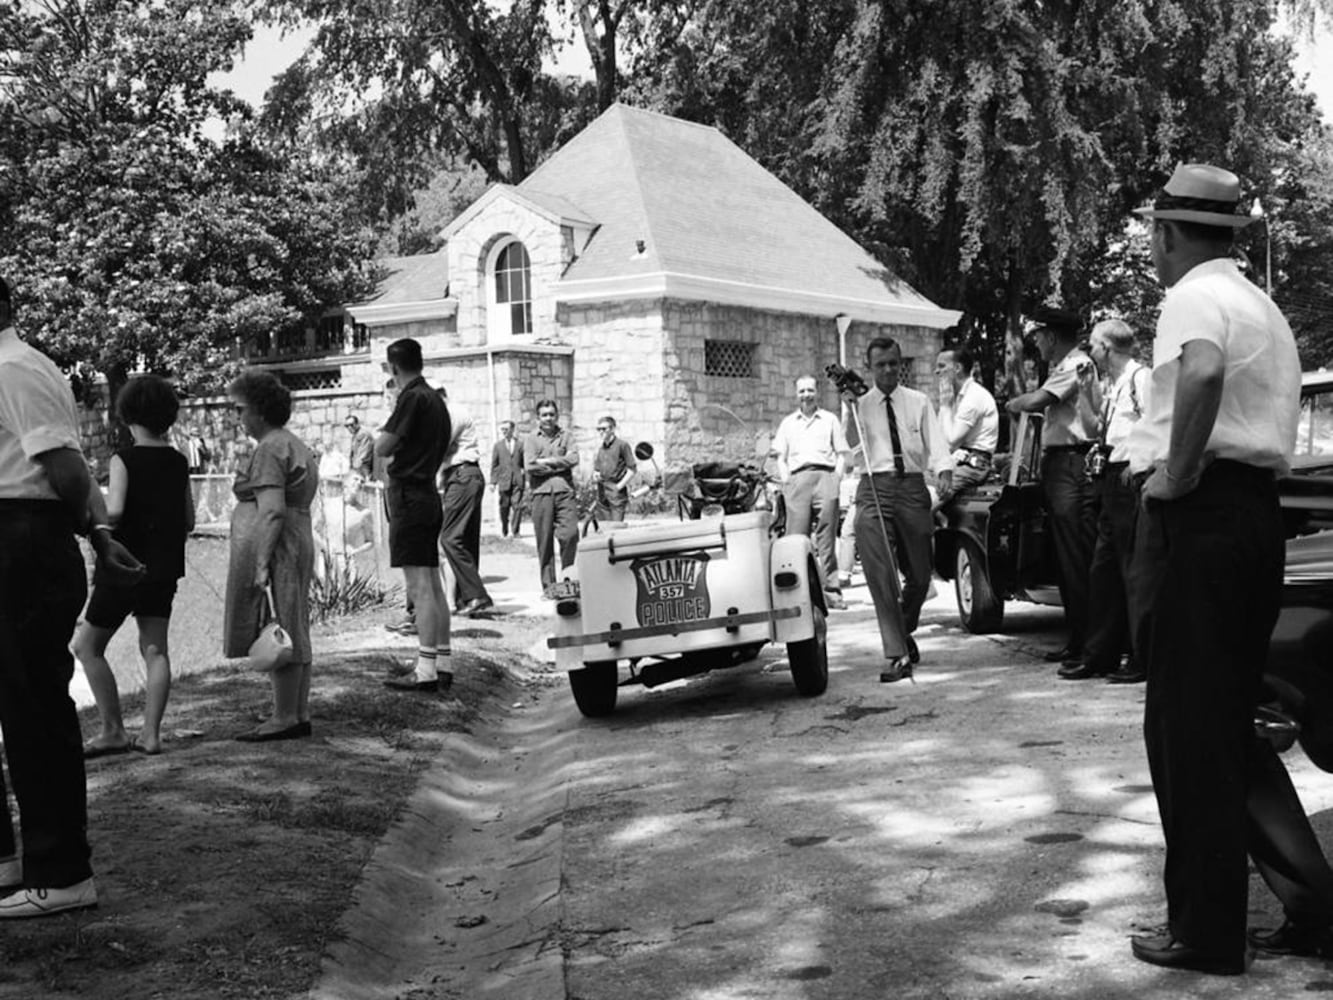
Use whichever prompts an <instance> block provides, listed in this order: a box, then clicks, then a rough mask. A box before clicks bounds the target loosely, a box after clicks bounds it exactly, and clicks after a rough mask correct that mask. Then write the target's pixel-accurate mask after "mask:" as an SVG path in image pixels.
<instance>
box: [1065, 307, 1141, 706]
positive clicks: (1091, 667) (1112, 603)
mask: <svg viewBox="0 0 1333 1000" xmlns="http://www.w3.org/2000/svg"><path fill="white" fill-rule="evenodd" d="M1089 350H1090V351H1091V352H1092V360H1093V361H1095V362H1096V363H1097V367H1098V368H1099V369H1100V370H1101V371H1102V372H1104V373H1105V375H1106V386H1107V391H1106V394H1105V399H1104V400H1103V405H1102V422H1101V423H1102V439H1101V441H1100V442H1098V443H1097V444H1095V445H1094V446H1093V447H1094V448H1096V449H1099V450H1100V454H1099V455H1098V458H1100V459H1103V460H1104V463H1098V464H1102V468H1101V470H1100V474H1099V475H1097V476H1095V478H1094V480H1093V486H1092V488H1093V490H1094V491H1095V492H1096V494H1097V497H1098V501H1099V502H1098V509H1097V539H1096V542H1095V543H1094V547H1093V550H1092V565H1091V567H1090V568H1089V570H1088V616H1089V617H1088V635H1087V642H1086V643H1085V645H1084V650H1083V653H1084V655H1083V658H1082V659H1081V660H1077V661H1075V662H1073V663H1067V664H1065V665H1064V666H1062V667H1061V668H1060V670H1059V674H1060V676H1061V677H1063V678H1064V679H1065V680H1069V681H1081V680H1086V679H1087V678H1090V677H1107V678H1108V679H1109V680H1110V681H1111V683H1113V684H1133V683H1135V682H1138V681H1141V680H1143V679H1144V677H1145V676H1146V675H1145V674H1144V672H1143V666H1142V664H1141V663H1139V662H1137V660H1136V659H1135V657H1134V654H1133V648H1132V647H1133V643H1132V639H1133V633H1132V631H1131V626H1130V623H1131V622H1132V621H1133V620H1135V618H1136V617H1137V616H1136V613H1135V612H1134V610H1133V609H1134V608H1135V606H1136V605H1137V600H1136V595H1134V594H1130V593H1128V591H1127V588H1126V583H1125V581H1126V580H1128V579H1129V564H1130V560H1131V558H1132V557H1133V555H1134V526H1135V525H1136V524H1137V523H1138V513H1139V490H1138V486H1137V485H1136V484H1135V483H1134V481H1133V480H1132V479H1131V478H1130V474H1129V432H1130V430H1131V429H1133V427H1134V425H1135V424H1136V423H1138V421H1139V418H1140V417H1142V416H1143V413H1144V410H1145V408H1146V407H1147V405H1148V393H1149V391H1150V389H1151V385H1150V380H1149V375H1150V372H1149V371H1148V369H1147V368H1145V367H1144V366H1143V365H1141V364H1139V363H1138V362H1137V361H1135V360H1134V357H1133V352H1134V331H1133V330H1131V329H1130V327H1129V324H1128V323H1125V322H1123V321H1122V320H1118V319H1106V320H1102V321H1101V322H1100V323H1098V324H1097V325H1096V326H1094V327H1093V328H1092V336H1091V337H1090V338H1089ZM1090 454H1091V453H1090ZM1090 468H1093V469H1094V471H1095V466H1092V465H1090ZM1125 650H1130V658H1129V662H1128V663H1127V664H1126V665H1125V668H1124V669H1123V670H1121V669H1120V654H1121V653H1122V652H1124V651H1125Z"/></svg>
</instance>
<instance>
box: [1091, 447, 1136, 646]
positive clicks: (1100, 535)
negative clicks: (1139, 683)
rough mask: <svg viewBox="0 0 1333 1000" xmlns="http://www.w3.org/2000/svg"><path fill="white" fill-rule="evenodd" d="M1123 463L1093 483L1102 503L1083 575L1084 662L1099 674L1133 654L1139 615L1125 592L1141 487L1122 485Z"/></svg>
mask: <svg viewBox="0 0 1333 1000" xmlns="http://www.w3.org/2000/svg"><path fill="white" fill-rule="evenodd" d="M1127 464H1128V463H1125V462H1117V463H1115V464H1113V465H1108V466H1107V467H1106V474H1105V475H1104V476H1103V477H1102V478H1101V480H1100V481H1099V482H1098V483H1097V484H1096V485H1097V490H1098V493H1099V495H1100V497H1101V503H1100V506H1099V509H1098V511H1097V541H1096V544H1095V545H1094V547H1093V550H1092V566H1091V568H1090V569H1089V570H1088V635H1087V641H1086V642H1085V643H1084V656H1085V658H1086V660H1087V662H1088V663H1089V664H1090V665H1092V666H1094V667H1096V668H1097V669H1099V670H1114V669H1115V668H1116V667H1117V666H1119V664H1120V654H1121V653H1124V652H1130V653H1131V654H1132V653H1133V642H1132V641H1131V637H1132V636H1133V634H1134V629H1133V626H1132V625H1131V621H1137V620H1138V617H1139V615H1140V614H1141V613H1142V612H1141V610H1140V609H1139V608H1138V603H1139V602H1138V600H1137V595H1136V594H1132V593H1129V592H1128V587H1127V585H1126V582H1127V581H1128V580H1129V571H1130V563H1131V562H1132V561H1133V559H1134V527H1135V525H1136V524H1138V520H1139V494H1140V487H1139V485H1138V484H1136V483H1134V482H1129V483H1126V482H1125V481H1124V475H1123V474H1124V471H1125V469H1126V467H1127Z"/></svg>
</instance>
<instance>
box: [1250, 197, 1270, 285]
mask: <svg viewBox="0 0 1333 1000" xmlns="http://www.w3.org/2000/svg"><path fill="white" fill-rule="evenodd" d="M1250 218H1251V219H1262V220H1263V223H1264V291H1266V292H1267V293H1268V297H1269V298H1272V297H1273V231H1272V229H1271V227H1270V226H1269V225H1268V215H1267V214H1266V213H1265V212H1264V206H1263V202H1261V201H1260V200H1259V199H1258V198H1255V199H1254V204H1253V205H1251V206H1250Z"/></svg>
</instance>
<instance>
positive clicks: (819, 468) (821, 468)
mask: <svg viewBox="0 0 1333 1000" xmlns="http://www.w3.org/2000/svg"><path fill="white" fill-rule="evenodd" d="M832 471H833V466H831V465H813V464H809V465H802V466H801V467H800V468H799V469H792V470H791V474H792V475H793V476H794V475H796V473H798V472H832Z"/></svg>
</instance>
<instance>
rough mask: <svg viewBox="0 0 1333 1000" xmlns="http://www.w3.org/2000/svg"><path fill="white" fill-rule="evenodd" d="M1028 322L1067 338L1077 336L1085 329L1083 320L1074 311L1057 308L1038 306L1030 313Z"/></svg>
mask: <svg viewBox="0 0 1333 1000" xmlns="http://www.w3.org/2000/svg"><path fill="white" fill-rule="evenodd" d="M1028 321H1029V322H1030V323H1032V325H1033V326H1039V327H1046V328H1047V329H1050V330H1054V331H1055V332H1056V333H1063V334H1065V335H1066V336H1068V335H1071V334H1072V335H1075V336H1077V335H1078V333H1079V332H1080V331H1081V330H1082V329H1083V319H1082V317H1080V316H1079V314H1078V313H1076V312H1074V311H1073V310H1072V309H1057V308H1056V307H1055V306H1037V308H1036V309H1033V310H1032V311H1031V312H1029V313H1028Z"/></svg>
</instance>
